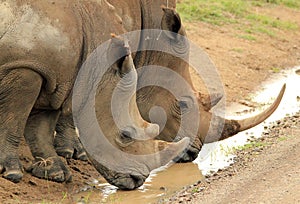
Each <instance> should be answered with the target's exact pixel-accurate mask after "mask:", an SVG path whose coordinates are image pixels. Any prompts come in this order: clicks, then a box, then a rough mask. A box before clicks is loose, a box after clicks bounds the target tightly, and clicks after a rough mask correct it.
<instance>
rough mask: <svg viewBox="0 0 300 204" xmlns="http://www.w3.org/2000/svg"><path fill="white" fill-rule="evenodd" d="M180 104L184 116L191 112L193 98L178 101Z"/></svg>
mask: <svg viewBox="0 0 300 204" xmlns="http://www.w3.org/2000/svg"><path fill="white" fill-rule="evenodd" d="M178 104H179V107H180V111H181V113H182V114H184V113H187V112H189V110H191V108H192V107H193V105H194V103H193V99H192V98H191V97H183V98H182V99H181V100H180V101H178Z"/></svg>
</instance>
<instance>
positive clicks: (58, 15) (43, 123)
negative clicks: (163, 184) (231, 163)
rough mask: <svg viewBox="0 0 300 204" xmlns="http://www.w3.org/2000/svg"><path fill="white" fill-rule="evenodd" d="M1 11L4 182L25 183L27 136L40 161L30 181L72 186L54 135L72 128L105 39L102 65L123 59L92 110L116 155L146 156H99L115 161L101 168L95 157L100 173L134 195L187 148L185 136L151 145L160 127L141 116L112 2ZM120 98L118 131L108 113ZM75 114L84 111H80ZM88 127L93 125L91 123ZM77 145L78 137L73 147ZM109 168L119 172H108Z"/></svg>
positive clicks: (0, 169) (6, 4)
mask: <svg viewBox="0 0 300 204" xmlns="http://www.w3.org/2000/svg"><path fill="white" fill-rule="evenodd" d="M137 6H138V2H136V6H135V7H137ZM0 10H1V13H0V49H1V54H0V84H1V85H0V96H1V100H0V104H1V105H0V112H1V114H0V123H1V125H0V129H1V133H0V144H1V145H0V152H1V155H0V173H1V174H2V175H3V177H4V178H6V179H8V180H11V181H13V182H19V181H20V180H21V179H22V177H23V169H22V166H21V163H20V160H19V157H18V146H19V143H20V140H21V139H22V136H23V135H24V136H25V139H26V142H27V143H28V145H29V147H30V150H31V153H32V155H33V157H34V158H35V161H34V162H33V165H32V166H31V168H30V170H31V173H32V175H34V176H36V177H39V178H44V179H49V180H53V181H57V182H63V181H70V180H71V178H72V176H71V173H70V170H69V169H68V167H67V166H66V164H65V162H64V161H63V160H62V159H61V158H60V157H59V156H58V155H57V153H56V151H55V148H54V141H53V140H54V137H53V133H54V130H55V129H56V130H58V133H57V134H58V135H59V134H61V132H62V131H64V130H63V129H64V127H63V124H64V125H66V124H68V123H63V122H60V121H68V119H69V118H70V116H72V113H73V111H72V110H73V109H72V105H73V103H72V96H73V93H72V92H73V91H74V87H75V86H74V84H75V81H76V78H77V75H78V74H79V73H80V71H81V68H82V66H83V64H84V63H85V61H86V60H87V58H88V57H89V56H90V55H92V54H93V51H94V50H95V49H96V48H97V46H98V45H100V44H102V43H103V42H106V41H108V42H109V45H108V46H107V47H106V49H105V50H106V53H104V54H103V53H102V55H101V56H99V57H100V59H102V58H103V56H106V58H108V59H107V62H109V61H110V58H111V56H118V60H117V61H116V62H114V63H112V64H109V65H110V66H109V69H108V70H107V71H105V73H104V76H103V77H102V78H101V81H100V82H99V83H98V84H97V86H96V94H95V96H94V98H95V104H93V105H94V106H95V111H94V113H95V114H96V119H97V120H96V123H97V124H98V126H101V128H102V130H103V132H104V133H105V136H106V140H107V141H109V142H110V144H111V145H112V146H113V147H114V148H115V149H116V150H121V151H123V152H125V153H128V154H135V155H141V156H140V157H139V159H136V160H130V158H129V157H126V160H125V161H124V158H118V157H112V156H113V153H111V154H110V152H107V153H106V154H103V155H100V156H101V158H106V157H110V159H109V161H107V160H105V159H104V160H105V161H104V162H103V163H101V162H99V160H95V159H94V158H93V157H92V158H90V160H91V161H92V163H93V164H94V166H95V168H96V169H97V170H98V171H99V172H100V173H101V174H102V175H103V176H104V178H105V179H106V180H107V181H108V182H109V183H111V184H113V185H116V186H118V187H119V188H120V189H134V188H137V187H139V186H141V185H142V184H143V183H144V181H145V179H146V178H147V177H148V175H149V173H150V171H151V170H153V169H155V168H158V167H160V166H162V165H165V164H166V163H167V162H169V161H170V160H172V159H173V158H174V157H176V156H178V155H179V154H180V153H181V152H182V151H183V150H184V149H186V147H187V146H188V143H189V139H187V138H186V139H183V140H181V141H179V142H174V143H169V142H165V141H161V140H154V139H151V138H154V137H156V136H157V135H158V133H159V127H158V125H157V124H152V123H149V122H146V121H144V120H143V119H142V117H141V116H140V114H139V111H138V108H137V104H136V98H135V90H136V85H137V72H136V69H135V66H134V62H133V57H132V54H131V52H130V45H129V43H128V41H127V40H125V39H124V38H121V37H120V38H118V37H117V35H118V34H121V33H124V32H125V30H124V27H123V25H122V24H121V23H120V19H118V16H117V14H116V13H115V12H114V11H113V9H112V6H111V4H109V3H108V2H107V1H100V0H99V1H84V0H82V1H78V2H77V3H70V1H67V0H63V1H61V0H59V1H58V0H57V1H35V0H33V1H29V2H24V1H22V0H17V1H10V0H8V1H1V3H0ZM133 11H139V10H134V9H133ZM103 19H105V20H104V21H103ZM108 22H109V23H108ZM111 33H115V34H114V35H111ZM111 38H112V39H111ZM96 54H97V52H96ZM101 57H102V58H101ZM107 62H104V61H97V63H98V64H100V66H99V68H97V67H98V66H97V65H98V64H94V65H93V66H96V68H95V69H94V70H98V69H100V68H102V66H101V63H107ZM100 71H103V70H100ZM91 80H94V79H93V78H91ZM88 85H89V84H79V90H81V89H82V90H85V89H87V90H89V88H90V87H88ZM115 92H117V93H118V95H117V96H119V97H118V98H117V99H118V100H117V102H118V104H119V107H121V108H122V104H123V103H124V105H126V104H127V105H128V106H129V107H128V109H124V110H123V109H119V112H118V115H117V116H118V119H119V121H120V122H121V123H122V124H121V125H122V126H116V125H114V118H113V116H112V113H111V110H110V109H111V97H112V94H113V93H115ZM77 94H78V93H77ZM85 94H86V93H85V92H79V94H78V95H79V96H80V97H81V95H83V96H85ZM80 97H79V98H80ZM80 105H82V104H80ZM83 105H84V104H83ZM76 110H77V109H76ZM77 111H82V110H81V109H80V107H79V110H77ZM81 113H82V114H83V115H84V113H83V112H81ZM85 119H86V118H85ZM58 122H59V124H60V125H58ZM85 122H87V125H93V124H90V121H89V118H87V119H86V121H85ZM59 128H61V130H62V131H61V132H60V131H59ZM72 128H73V126H71V129H72ZM78 129H79V130H78V131H79V132H81V131H83V130H81V129H80V128H78ZM58 138H61V137H58ZM134 138H150V139H148V140H145V141H144V140H141V141H139V140H136V139H134ZM63 139H64V138H62V140H63ZM58 140H59V139H58ZM77 141H78V138H77V139H74V140H73V141H72V142H71V143H72V144H75V143H76V144H77ZM60 142H63V141H60ZM58 143H59V142H56V144H58ZM56 146H57V145H56ZM79 146H80V145H79ZM80 148H81V147H79V149H80ZM58 149H59V148H58ZM161 149H167V152H166V154H160V153H159V150H161ZM77 150H78V149H77ZM77 153H78V154H76V155H77V157H78V158H82V159H85V156H84V154H80V152H77ZM88 153H89V156H93V154H92V153H91V152H88ZM156 153H157V154H156ZM152 154H153V156H151V155H152ZM143 155H150V157H147V158H144V156H143ZM109 163H110V164H113V165H114V166H116V167H117V168H119V169H111V168H109ZM119 163H120V164H119ZM121 164H122V166H120V165H121Z"/></svg>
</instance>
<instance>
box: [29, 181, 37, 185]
mask: <svg viewBox="0 0 300 204" xmlns="http://www.w3.org/2000/svg"><path fill="white" fill-rule="evenodd" d="M28 183H29V184H30V185H33V186H37V183H36V182H35V181H33V180H29V181H28Z"/></svg>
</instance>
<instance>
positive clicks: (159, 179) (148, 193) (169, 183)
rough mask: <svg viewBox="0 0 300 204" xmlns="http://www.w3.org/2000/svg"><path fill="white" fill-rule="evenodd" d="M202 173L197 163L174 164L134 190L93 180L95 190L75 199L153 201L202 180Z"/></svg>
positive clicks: (121, 201)
mask: <svg viewBox="0 0 300 204" xmlns="http://www.w3.org/2000/svg"><path fill="white" fill-rule="evenodd" d="M202 179H203V177H202V174H201V172H200V171H199V169H198V167H197V165H196V164H193V163H187V164H181V163H180V164H172V165H170V167H169V168H167V169H166V167H162V168H160V169H157V170H156V171H154V172H152V173H151V175H150V177H149V178H148V179H147V180H146V182H145V184H144V185H143V186H141V187H140V188H139V189H137V190H134V191H119V190H118V191H117V188H116V187H114V186H112V185H110V184H108V183H106V182H105V181H104V180H99V181H93V182H92V183H91V184H90V185H92V186H93V187H94V188H93V191H90V192H82V193H79V194H78V195H76V198H75V200H78V199H79V198H81V197H87V196H88V197H89V203H134V204H139V203H141V204H144V203H153V202H155V201H158V200H159V199H162V198H164V197H167V196H170V195H172V194H173V193H175V192H176V191H179V190H181V189H182V187H184V186H188V185H192V184H194V183H195V182H196V181H199V180H202Z"/></svg>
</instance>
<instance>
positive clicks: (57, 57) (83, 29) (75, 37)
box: [0, 0, 125, 109]
mask: <svg viewBox="0 0 300 204" xmlns="http://www.w3.org/2000/svg"><path fill="white" fill-rule="evenodd" d="M109 6H110V5H109V4H108V3H107V2H106V1H101V0H99V1H97V0H91V1H86V0H81V1H76V2H75V1H68V0H53V1H39V0H31V1H26V2H25V1H23V0H16V1H10V0H7V1H1V2H0V8H1V14H0V22H1V23H0V50H1V54H0V80H1V79H2V78H3V77H5V71H6V70H7V69H11V68H18V67H25V68H29V69H33V70H35V71H37V72H38V73H40V74H41V75H42V76H43V78H44V79H45V83H44V84H45V87H44V88H43V89H42V92H41V94H40V97H39V99H38V101H37V103H36V106H35V107H36V108H48V107H49V106H50V107H51V108H54V109H57V108H59V107H61V105H62V104H63V102H65V101H66V99H67V97H68V95H69V94H70V92H71V89H72V86H73V83H74V81H75V79H76V74H77V72H78V70H79V68H80V66H81V65H82V63H83V62H84V60H85V59H86V58H87V56H88V55H89V54H90V53H91V52H92V51H93V50H94V49H95V48H96V47H97V46H98V45H100V44H101V43H102V42H104V41H106V40H108V39H109V38H110V33H117V34H121V33H124V32H125V29H124V27H123V26H122V20H121V21H120V19H118V18H116V15H117V14H116V13H115V12H114V11H112V10H111V9H110V7H109Z"/></svg>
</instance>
